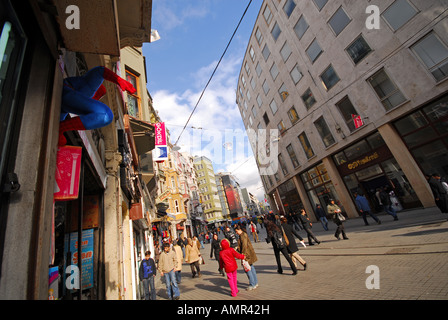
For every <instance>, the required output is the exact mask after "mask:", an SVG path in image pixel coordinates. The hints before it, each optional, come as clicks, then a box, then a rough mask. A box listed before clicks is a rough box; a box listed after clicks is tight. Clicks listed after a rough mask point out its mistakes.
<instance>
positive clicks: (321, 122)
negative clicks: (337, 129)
mask: <svg viewBox="0 0 448 320" xmlns="http://www.w3.org/2000/svg"><path fill="white" fill-rule="evenodd" d="M314 125H315V126H316V129H317V131H318V132H319V135H320V137H321V138H322V141H323V143H324V145H325V147H329V146H331V145H332V144H335V143H336V141H335V140H334V137H333V135H332V134H331V131H330V128H328V125H327V122H326V121H325V119H324V117H320V118H319V119H317V120H316V121H315V122H314Z"/></svg>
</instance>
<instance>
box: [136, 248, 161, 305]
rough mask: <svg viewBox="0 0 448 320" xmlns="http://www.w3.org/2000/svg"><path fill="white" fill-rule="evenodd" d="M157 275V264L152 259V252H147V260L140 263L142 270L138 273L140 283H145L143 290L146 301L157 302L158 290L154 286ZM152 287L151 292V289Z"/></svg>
mask: <svg viewBox="0 0 448 320" xmlns="http://www.w3.org/2000/svg"><path fill="white" fill-rule="evenodd" d="M156 274H157V269H156V264H155V263H154V260H153V259H152V258H151V252H150V251H146V252H145V259H143V260H142V262H141V263H140V269H139V272H138V275H139V278H140V281H141V282H142V283H143V288H144V290H145V300H149V298H150V296H151V300H156V288H155V286H154V278H155V276H156ZM150 287H151V292H150V290H149V288H150Z"/></svg>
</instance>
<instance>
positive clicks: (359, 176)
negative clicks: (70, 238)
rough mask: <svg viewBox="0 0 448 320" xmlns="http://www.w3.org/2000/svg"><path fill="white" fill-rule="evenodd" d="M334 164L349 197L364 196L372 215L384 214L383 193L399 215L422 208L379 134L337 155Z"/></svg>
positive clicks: (334, 157)
mask: <svg viewBox="0 0 448 320" xmlns="http://www.w3.org/2000/svg"><path fill="white" fill-rule="evenodd" d="M333 160H334V162H335V163H336V165H337V169H338V171H339V174H340V175H341V177H342V178H343V180H344V183H345V185H346V187H347V189H348V190H349V192H350V195H351V196H353V193H354V192H358V193H360V194H363V195H364V196H365V197H366V198H367V199H368V200H369V203H370V206H371V208H372V210H373V211H375V212H380V211H381V210H382V207H381V205H380V202H379V199H378V196H377V192H378V191H379V190H380V189H386V190H387V192H388V193H389V195H390V198H391V200H392V204H393V205H394V206H395V209H396V210H397V211H400V210H403V209H409V208H416V207H420V206H421V205H422V204H421V202H420V201H419V199H418V197H417V195H416V193H415V191H414V189H413V188H412V185H411V184H410V183H409V181H408V179H407V178H406V175H405V174H404V173H403V171H402V170H401V168H400V166H399V164H398V162H397V161H396V160H395V158H394V157H393V155H392V153H391V151H390V149H389V148H388V146H387V145H386V143H385V142H384V140H383V138H382V137H381V135H380V133H379V132H376V133H374V134H372V135H370V136H369V137H367V138H365V139H363V140H361V141H358V142H357V143H355V144H353V145H351V146H350V147H348V148H346V149H344V150H343V151H341V152H339V153H337V154H335V155H334V156H333Z"/></svg>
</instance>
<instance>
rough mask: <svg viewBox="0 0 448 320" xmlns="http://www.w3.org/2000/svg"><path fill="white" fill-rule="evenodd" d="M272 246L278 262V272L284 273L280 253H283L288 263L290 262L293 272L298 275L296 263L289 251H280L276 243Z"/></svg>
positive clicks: (284, 249) (282, 249) (283, 249)
mask: <svg viewBox="0 0 448 320" xmlns="http://www.w3.org/2000/svg"><path fill="white" fill-rule="evenodd" d="M272 245H273V247H274V255H275V260H276V261H277V270H278V271H279V272H283V268H282V263H281V261H280V252H281V253H282V254H283V256H284V257H285V258H286V261H288V263H289V266H290V267H291V269H292V271H293V272H294V273H297V268H296V266H295V265H294V262H293V261H292V259H291V257H290V255H289V254H288V249H287V248H286V247H284V248H281V249H280V248H278V247H277V246H276V245H275V244H274V243H272Z"/></svg>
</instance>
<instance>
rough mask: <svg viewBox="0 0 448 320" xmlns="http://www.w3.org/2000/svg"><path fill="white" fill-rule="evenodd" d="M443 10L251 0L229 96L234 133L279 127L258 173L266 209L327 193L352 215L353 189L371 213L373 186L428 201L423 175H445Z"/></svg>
mask: <svg viewBox="0 0 448 320" xmlns="http://www.w3.org/2000/svg"><path fill="white" fill-rule="evenodd" d="M447 16H448V6H447V2H446V1H442V0H381V1H379V0H372V1H367V0H360V1H343V0H333V1H328V0H310V1H298V0H265V1H264V2H263V4H262V6H261V9H260V12H259V14H258V17H257V20H256V22H255V25H254V28H253V32H252V35H251V37H250V40H249V44H248V47H247V50H246V53H245V56H244V60H243V63H242V67H241V71H240V75H239V80H238V85H237V95H236V100H237V103H238V105H239V108H240V112H241V116H242V119H243V122H244V124H245V127H246V129H249V128H252V129H254V130H258V129H267V130H273V129H277V130H278V132H279V139H278V140H276V141H275V142H272V141H270V140H268V141H267V142H266V146H267V148H266V149H267V150H268V151H269V149H270V148H269V147H270V146H271V145H272V143H276V145H275V146H276V148H277V149H278V152H277V154H275V155H269V152H268V156H270V157H271V159H272V156H273V157H274V159H275V160H277V161H275V162H277V163H278V166H277V168H275V169H276V170H275V172H273V173H272V174H270V175H263V176H262V181H263V184H264V187H265V190H266V193H267V195H268V197H269V200H270V203H271V205H272V208H273V209H274V210H275V211H278V212H289V211H295V210H297V209H299V208H302V207H303V208H305V209H306V210H307V212H309V213H312V212H313V210H314V208H315V205H316V204H320V205H322V207H324V208H325V207H326V206H327V203H328V201H329V199H330V198H333V199H335V200H336V202H337V203H339V204H340V205H341V206H342V207H343V208H344V211H345V213H346V214H347V216H349V217H356V216H358V212H357V210H356V208H355V205H354V201H353V192H354V191H358V192H361V193H363V194H365V195H366V197H367V198H368V200H369V201H370V203H371V206H372V208H374V209H375V210H380V209H379V206H378V202H377V200H376V197H375V191H376V189H377V188H381V187H387V188H389V190H390V191H394V193H395V195H396V196H397V201H398V202H399V204H400V205H401V206H402V207H403V208H404V209H407V208H415V207H432V206H434V205H435V204H434V198H433V195H432V193H431V190H430V188H429V186H428V184H427V181H426V179H425V176H424V174H425V173H432V172H438V173H440V174H441V175H442V176H448V166H447V165H446V163H447V160H448V155H447V154H448V153H447V149H448V140H447V137H448V131H447V130H446V123H447V120H448V118H447V116H448V94H447V92H448V81H447V78H448V19H447ZM258 143H264V141H258ZM254 152H255V150H254ZM259 160H260V159H259ZM261 165H262V163H259V167H261ZM310 216H313V215H312V214H310Z"/></svg>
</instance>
